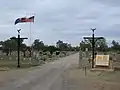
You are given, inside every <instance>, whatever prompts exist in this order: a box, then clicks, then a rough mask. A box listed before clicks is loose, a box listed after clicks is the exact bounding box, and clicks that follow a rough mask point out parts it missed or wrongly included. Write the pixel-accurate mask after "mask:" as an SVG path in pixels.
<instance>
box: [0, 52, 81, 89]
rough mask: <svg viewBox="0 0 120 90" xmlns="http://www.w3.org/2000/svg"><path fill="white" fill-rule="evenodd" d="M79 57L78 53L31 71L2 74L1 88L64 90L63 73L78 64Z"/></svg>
mask: <svg viewBox="0 0 120 90" xmlns="http://www.w3.org/2000/svg"><path fill="white" fill-rule="evenodd" d="M78 59H79V54H78V53H77V54H74V55H71V56H67V57H65V58H61V59H59V60H56V61H54V62H50V63H47V64H44V65H43V66H41V67H37V68H36V69H33V70H30V71H25V70H15V71H11V72H6V73H4V75H3V74H1V75H3V76H1V79H0V80H1V81H0V90H64V76H63V73H64V72H65V71H66V70H67V69H69V68H70V67H71V66H72V64H77V63H78ZM5 78H7V79H5Z"/></svg>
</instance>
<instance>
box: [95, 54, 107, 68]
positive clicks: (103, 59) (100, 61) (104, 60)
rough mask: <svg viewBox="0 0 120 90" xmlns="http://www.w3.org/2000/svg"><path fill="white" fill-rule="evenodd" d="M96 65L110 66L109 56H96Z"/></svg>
mask: <svg viewBox="0 0 120 90" xmlns="http://www.w3.org/2000/svg"><path fill="white" fill-rule="evenodd" d="M95 65H98V66H109V55H96V59H95Z"/></svg>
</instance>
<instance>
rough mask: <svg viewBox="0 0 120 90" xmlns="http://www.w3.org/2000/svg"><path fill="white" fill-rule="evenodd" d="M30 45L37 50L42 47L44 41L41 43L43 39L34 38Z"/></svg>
mask: <svg viewBox="0 0 120 90" xmlns="http://www.w3.org/2000/svg"><path fill="white" fill-rule="evenodd" d="M32 47H33V49H35V50H38V51H39V50H42V49H43V48H44V43H43V41H40V40H39V39H36V40H34V42H33V45H32Z"/></svg>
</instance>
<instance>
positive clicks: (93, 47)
mask: <svg viewBox="0 0 120 90" xmlns="http://www.w3.org/2000/svg"><path fill="white" fill-rule="evenodd" d="M91 30H92V68H94V57H95V56H94V51H95V41H94V39H95V38H94V31H95V30H96V28H94V29H93V28H91Z"/></svg>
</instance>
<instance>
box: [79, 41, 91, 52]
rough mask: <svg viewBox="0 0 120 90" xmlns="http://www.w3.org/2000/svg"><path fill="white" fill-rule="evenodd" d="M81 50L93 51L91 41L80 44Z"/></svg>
mask: <svg viewBox="0 0 120 90" xmlns="http://www.w3.org/2000/svg"><path fill="white" fill-rule="evenodd" d="M80 48H81V50H82V51H85V49H86V48H88V50H89V51H90V50H91V42H90V41H89V40H84V41H81V42H80Z"/></svg>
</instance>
